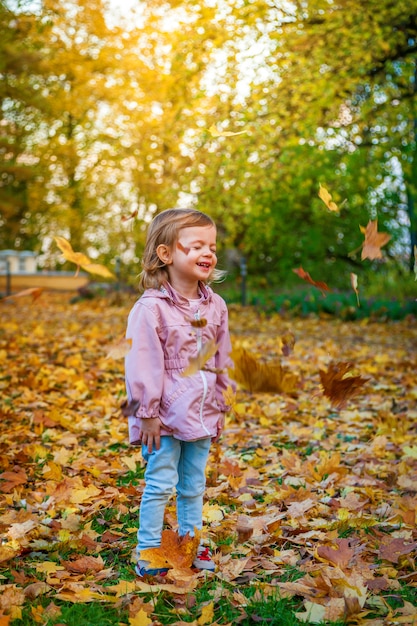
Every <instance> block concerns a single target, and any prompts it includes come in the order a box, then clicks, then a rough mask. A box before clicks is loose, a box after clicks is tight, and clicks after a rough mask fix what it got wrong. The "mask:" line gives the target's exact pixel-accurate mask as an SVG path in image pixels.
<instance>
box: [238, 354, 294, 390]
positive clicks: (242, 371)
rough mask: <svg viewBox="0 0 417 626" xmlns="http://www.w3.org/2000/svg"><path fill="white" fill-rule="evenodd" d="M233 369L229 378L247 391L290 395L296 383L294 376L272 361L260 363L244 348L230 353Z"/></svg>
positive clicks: (277, 362)
mask: <svg viewBox="0 0 417 626" xmlns="http://www.w3.org/2000/svg"><path fill="white" fill-rule="evenodd" d="M232 360H233V363H234V369H233V371H232V372H231V373H230V375H231V377H232V378H233V379H234V380H235V381H236V382H237V383H240V384H241V385H243V386H244V387H245V388H246V389H249V391H269V392H273V391H278V392H284V393H292V392H293V391H294V389H295V386H296V384H297V381H298V377H297V375H296V374H293V373H292V372H290V371H289V370H288V368H286V367H284V366H282V365H281V363H280V362H279V361H276V360H273V361H269V362H267V363H262V362H260V360H259V359H258V358H256V356H255V355H253V354H251V353H249V352H248V351H247V350H245V349H244V348H239V349H234V350H233V351H232Z"/></svg>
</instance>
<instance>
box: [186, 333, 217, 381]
mask: <svg viewBox="0 0 417 626" xmlns="http://www.w3.org/2000/svg"><path fill="white" fill-rule="evenodd" d="M218 347H219V346H218V345H217V343H216V342H215V341H214V339H209V341H207V342H206V343H204V344H203V345H202V346H201V348H200V350H199V351H198V353H197V356H194V357H190V359H189V363H188V365H187V367H186V368H185V369H184V371H183V372H182V374H181V376H184V377H185V376H192V375H193V374H196V373H197V372H198V371H199V370H202V369H204V366H205V364H206V363H207V361H208V360H209V359H211V357H213V356H214V355H215V354H216V352H217V350H218ZM210 371H212V370H211V369H210Z"/></svg>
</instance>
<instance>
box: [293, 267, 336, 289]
mask: <svg viewBox="0 0 417 626" xmlns="http://www.w3.org/2000/svg"><path fill="white" fill-rule="evenodd" d="M293 272H294V274H297V276H299V277H300V278H302V279H303V280H305V281H306V282H307V283H310V285H313V286H314V287H317V289H319V290H320V291H321V293H322V294H323V295H325V294H324V292H325V291H331V289H330V287H328V286H327V285H326V283H324V282H322V281H321V280H319V281H316V280H313V279H312V278H311V276H310V274H309V273H308V272H306V271H305V270H304V269H303V268H302V267H297V268H293Z"/></svg>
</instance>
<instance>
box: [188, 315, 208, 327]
mask: <svg viewBox="0 0 417 626" xmlns="http://www.w3.org/2000/svg"><path fill="white" fill-rule="evenodd" d="M184 319H185V321H186V322H190V324H191V326H193V327H194V328H204V327H205V326H207V320H206V318H205V317H202V318H201V319H193V318H191V317H187V316H185V318H184Z"/></svg>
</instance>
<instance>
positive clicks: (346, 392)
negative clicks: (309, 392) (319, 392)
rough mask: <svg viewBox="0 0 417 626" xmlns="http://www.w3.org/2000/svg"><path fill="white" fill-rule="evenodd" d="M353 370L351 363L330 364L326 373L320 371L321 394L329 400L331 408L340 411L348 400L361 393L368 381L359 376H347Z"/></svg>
mask: <svg viewBox="0 0 417 626" xmlns="http://www.w3.org/2000/svg"><path fill="white" fill-rule="evenodd" d="M352 368H353V364H352V363H346V362H342V361H340V362H337V363H330V365H329V368H328V370H327V372H326V371H325V370H320V380H321V384H322V387H323V393H324V395H325V396H327V397H328V398H330V401H331V403H332V406H334V407H335V408H337V409H342V408H343V407H345V406H346V403H347V402H348V400H350V399H351V398H353V397H354V396H356V395H358V394H359V393H360V392H361V387H362V386H363V385H364V384H365V383H366V382H367V381H368V380H369V378H362V377H361V376H347V374H348V372H349V371H350V370H351V369H352Z"/></svg>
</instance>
